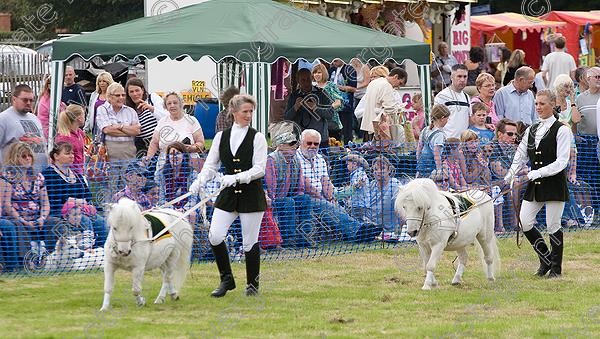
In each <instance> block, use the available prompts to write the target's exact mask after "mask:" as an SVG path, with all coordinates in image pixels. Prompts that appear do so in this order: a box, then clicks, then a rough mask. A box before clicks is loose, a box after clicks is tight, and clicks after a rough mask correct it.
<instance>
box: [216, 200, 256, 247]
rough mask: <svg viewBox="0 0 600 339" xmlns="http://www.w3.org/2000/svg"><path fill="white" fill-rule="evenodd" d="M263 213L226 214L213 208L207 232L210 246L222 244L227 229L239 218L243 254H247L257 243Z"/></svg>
mask: <svg viewBox="0 0 600 339" xmlns="http://www.w3.org/2000/svg"><path fill="white" fill-rule="evenodd" d="M264 213H265V212H264V211H263V212H252V213H238V212H226V211H223V210H222V209H218V208H215V210H214V212H213V216H212V221H211V223H210V230H209V231H208V240H209V241H210V244H211V245H213V246H216V245H218V244H220V243H222V242H223V241H224V240H225V237H226V236H227V231H229V227H230V226H231V224H232V223H233V222H234V221H235V219H236V218H237V217H238V216H239V217H240V223H241V224H242V244H243V247H244V251H245V252H249V251H250V250H251V249H252V246H254V244H256V243H257V242H258V232H259V231H260V224H261V222H262V218H263V214H264Z"/></svg>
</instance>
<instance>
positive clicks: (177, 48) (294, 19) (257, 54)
mask: <svg viewBox="0 0 600 339" xmlns="http://www.w3.org/2000/svg"><path fill="white" fill-rule="evenodd" d="M429 53H430V49H429V45H427V44H425V43H421V42H417V41H413V40H409V39H405V38H401V37H397V36H394V35H390V34H386V33H383V32H378V31H373V30H371V29H368V28H364V27H360V26H356V25H352V24H348V23H343V22H340V21H337V20H334V19H330V18H327V17H323V16H320V15H318V14H314V13H310V12H308V11H304V10H301V9H298V8H295V7H292V6H289V5H285V4H280V3H277V2H273V1H271V0H251V1H250V0H213V1H208V2H204V3H200V4H197V5H192V6H188V7H184V8H181V9H178V10H176V11H173V12H169V13H165V14H162V15H159V16H152V17H144V18H140V19H136V20H132V21H129V22H126V23H123V24H119V25H115V26H111V27H107V28H104V29H100V30H98V31H95V32H91V33H84V34H82V35H79V36H74V37H70V38H66V39H61V40H57V41H55V42H54V46H53V52H52V59H53V60H54V61H53V76H54V79H63V68H64V62H65V61H67V60H69V58H72V57H74V56H80V57H82V58H84V59H86V60H89V59H91V58H92V57H94V56H101V57H104V58H107V57H108V58H110V57H113V56H124V57H126V58H130V59H132V58H135V57H145V58H148V59H152V58H156V57H161V56H165V57H169V58H171V59H181V58H183V57H190V58H192V59H194V60H198V59H200V58H201V57H202V56H210V57H212V58H213V59H214V60H215V61H216V62H220V61H222V60H223V59H226V58H227V59H229V58H231V57H234V58H235V59H237V60H238V61H240V62H242V63H243V64H244V68H245V70H246V81H247V84H246V86H247V92H248V93H249V94H252V95H254V96H255V97H256V98H257V101H258V104H259V107H258V108H257V114H255V121H254V124H253V125H254V126H255V127H256V128H258V129H259V130H261V131H263V132H266V126H267V123H268V121H267V120H268V112H267V111H266V108H267V104H268V102H269V84H270V81H269V78H270V67H268V66H269V64H270V63H273V62H275V61H276V60H277V59H278V58H280V57H283V58H286V59H288V60H290V61H291V62H295V61H296V60H297V59H299V58H304V59H307V60H314V59H316V58H322V59H325V60H327V61H331V60H333V59H334V58H341V59H342V60H344V61H346V62H349V61H350V60H351V59H352V58H354V57H358V58H360V59H361V60H363V61H366V60H369V59H376V60H378V61H384V60H386V59H388V58H392V59H394V60H396V61H398V62H401V61H402V60H404V59H411V60H412V61H414V62H415V63H417V64H418V65H419V74H420V78H421V79H420V80H421V81H420V83H421V88H422V90H423V93H429V66H428V65H429ZM52 84H53V87H54V88H53V89H52V103H53V106H52V110H51V111H52V112H56V111H57V107H58V105H59V102H60V96H61V90H62V81H54V82H53V83H52ZM424 97H427V98H426V99H425V100H426V102H425V104H428V103H429V100H430V98H429V96H427V95H424ZM426 107H427V106H426ZM52 120H53V119H51V120H50V121H52ZM50 130H52V128H51V129H50Z"/></svg>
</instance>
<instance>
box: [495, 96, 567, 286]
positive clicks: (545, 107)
mask: <svg viewBox="0 0 600 339" xmlns="http://www.w3.org/2000/svg"><path fill="white" fill-rule="evenodd" d="M555 106H556V95H555V94H554V93H553V92H552V91H551V90H540V91H538V93H537V95H536V98H535V109H536V111H537V113H538V116H539V118H540V120H541V121H539V122H537V123H535V124H533V126H531V127H529V128H527V130H526V131H525V134H524V135H523V140H521V143H520V144H519V148H518V149H517V152H516V154H515V157H514V159H513V163H512V166H511V168H510V170H509V172H508V174H507V175H506V177H505V178H504V180H505V182H507V183H508V182H511V181H512V179H513V178H514V173H517V172H518V171H519V168H520V167H521V165H523V164H525V163H527V162H528V161H529V163H530V165H531V171H530V172H529V173H528V174H527V178H528V179H529V184H528V186H527V190H526V191H525V197H524V201H523V204H522V206H521V213H520V214H519V216H520V218H521V224H522V226H523V233H524V234H525V236H526V237H527V240H529V242H530V243H531V245H532V246H533V249H534V250H535V252H536V253H537V255H538V256H539V258H540V267H539V269H538V270H537V272H536V275H538V276H540V277H543V276H545V275H546V273H548V271H550V274H549V275H548V277H549V278H556V277H560V275H561V273H562V269H561V267H562V255H563V232H562V230H561V224H560V220H561V216H562V214H563V210H564V208H565V201H567V200H568V199H569V191H568V188H567V176H566V171H565V168H566V167H567V164H568V163H569V155H570V148H571V142H572V139H573V134H572V133H571V130H570V129H569V127H568V126H566V125H564V124H563V123H561V122H559V121H558V120H557V119H556V116H555V115H554V107H555ZM544 205H546V225H547V228H548V234H549V235H550V245H551V246H552V251H551V252H550V251H549V250H548V245H546V242H545V241H544V238H543V237H542V235H541V234H540V232H539V231H538V230H537V229H536V228H535V227H533V226H534V224H535V220H536V215H537V213H538V212H539V211H540V209H541V208H542V207H543V206H544Z"/></svg>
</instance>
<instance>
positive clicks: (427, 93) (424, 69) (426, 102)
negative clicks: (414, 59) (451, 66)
mask: <svg viewBox="0 0 600 339" xmlns="http://www.w3.org/2000/svg"><path fill="white" fill-rule="evenodd" d="M418 68H419V83H420V84H421V94H422V95H423V108H424V110H425V123H426V124H428V122H429V111H430V107H431V104H432V100H431V66H430V65H429V64H426V65H418Z"/></svg>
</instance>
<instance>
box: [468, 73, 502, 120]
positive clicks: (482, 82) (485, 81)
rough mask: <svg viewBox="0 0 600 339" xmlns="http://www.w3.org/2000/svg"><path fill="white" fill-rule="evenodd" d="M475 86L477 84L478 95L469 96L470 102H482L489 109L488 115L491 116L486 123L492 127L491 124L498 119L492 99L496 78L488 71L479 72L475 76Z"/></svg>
mask: <svg viewBox="0 0 600 339" xmlns="http://www.w3.org/2000/svg"><path fill="white" fill-rule="evenodd" d="M475 86H477V91H478V92H479V95H478V96H476V97H473V98H471V103H474V102H483V103H484V104H485V105H486V106H487V107H488V108H489V109H490V113H489V114H488V116H489V117H490V118H491V122H489V121H490V120H487V122H486V125H488V126H489V127H488V128H489V129H493V126H495V125H496V123H497V122H498V121H500V118H498V115H496V107H495V106H494V102H493V101H492V98H493V97H494V94H495V93H496V79H495V78H494V76H493V75H491V74H489V73H481V74H479V76H478V77H477V80H475Z"/></svg>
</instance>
